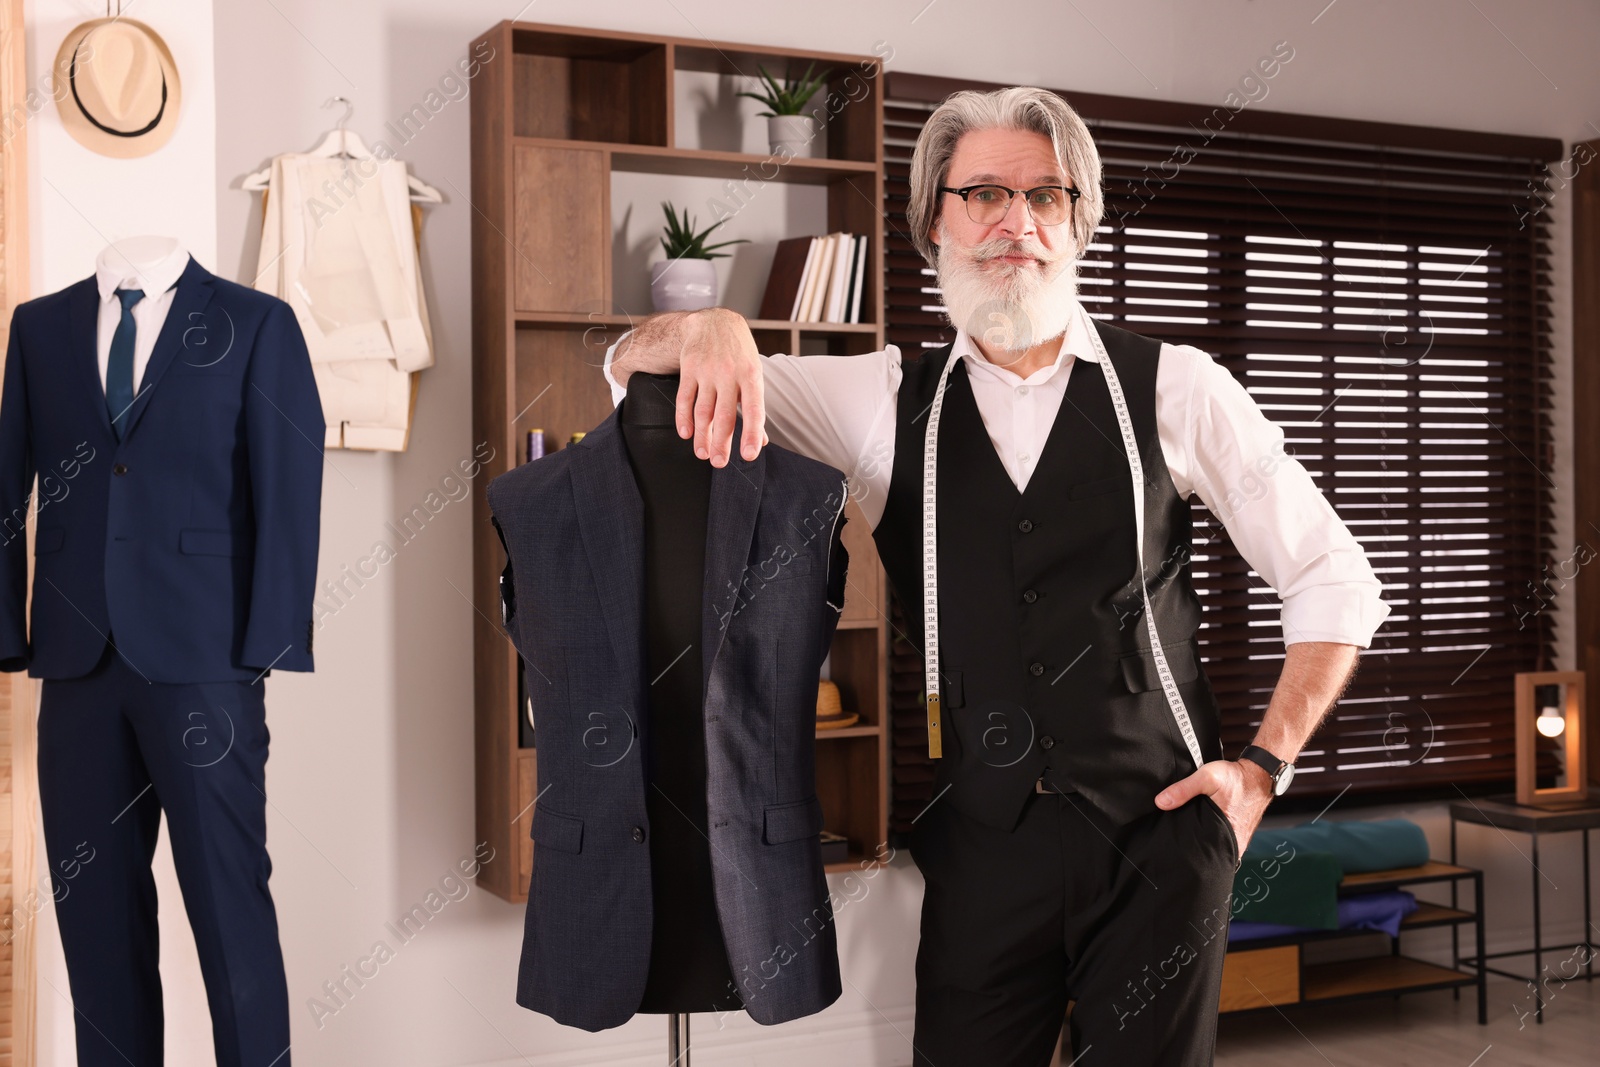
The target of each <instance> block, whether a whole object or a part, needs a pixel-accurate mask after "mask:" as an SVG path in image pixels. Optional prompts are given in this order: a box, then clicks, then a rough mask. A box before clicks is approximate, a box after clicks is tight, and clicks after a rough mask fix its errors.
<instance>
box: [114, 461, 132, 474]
mask: <svg viewBox="0 0 1600 1067" xmlns="http://www.w3.org/2000/svg"><path fill="white" fill-rule="evenodd" d="M111 473H112V474H127V473H128V465H127V464H126V463H118V464H117V465H116V466H114V467H112V468H111Z"/></svg>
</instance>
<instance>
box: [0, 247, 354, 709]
mask: <svg viewBox="0 0 1600 1067" xmlns="http://www.w3.org/2000/svg"><path fill="white" fill-rule="evenodd" d="M98 300H99V297H98V293H97V291H96V287H95V280H94V279H93V278H86V279H84V280H83V281H81V282H78V283H77V284H76V285H72V286H69V287H68V288H66V289H63V290H62V291H60V292H58V293H53V294H51V295H50V296H44V297H40V298H39V299H37V300H30V301H28V302H27V303H25V304H22V305H21V306H20V307H18V308H17V310H16V313H15V315H14V316H13V318H12V321H11V342H10V348H9V353H8V356H7V358H6V371H5V391H4V394H3V395H4V402H3V404H0V536H3V537H4V538H5V542H4V546H3V548H0V552H3V553H4V564H3V566H0V670H20V669H22V668H23V667H26V668H27V669H28V673H29V674H30V675H32V676H33V677H35V678H76V677H79V676H80V675H83V674H86V673H87V672H88V671H89V670H90V668H92V667H93V666H94V665H95V663H97V662H98V661H99V659H100V653H101V651H102V649H103V648H104V647H105V642H106V637H107V635H108V634H112V633H114V634H115V635H116V636H115V638H114V640H115V643H116V646H117V649H118V650H119V651H120V652H121V653H122V654H123V655H124V656H125V657H126V658H127V659H128V661H129V662H130V663H132V664H133V665H134V666H135V667H136V668H137V669H138V670H139V671H140V672H142V673H143V674H144V675H146V676H147V677H148V678H149V679H150V680H151V681H154V682H172V683H180V682H217V681H226V680H232V679H238V680H244V681H248V680H250V679H252V678H255V677H256V676H257V675H259V674H260V673H261V672H262V671H263V670H266V669H267V668H269V667H272V668H276V669H281V670H290V671H309V670H311V666H312V657H311V631H312V625H311V623H312V599H313V596H314V593H315V588H314V587H315V583H316V568H317V536H318V520H319V515H320V510H321V505H322V494H321V486H322V450H321V448H320V442H321V441H322V437H320V436H318V435H319V434H321V433H322V427H323V422H322V409H321V407H320V406H319V401H318V397H317V391H316V383H315V380H314V379H313V378H312V376H311V362H310V357H309V356H308V355H307V354H306V348H305V341H304V339H303V338H302V336H301V334H300V327H299V325H298V323H296V322H295V318H294V313H293V312H292V311H291V310H290V308H289V305H288V304H285V303H284V302H283V301H281V300H278V299H277V298H275V297H271V296H268V295H266V294H265V293H259V292H256V291H255V290H253V289H247V288H245V287H244V286H241V285H236V284H234V283H233V282H228V281H224V280H222V279H220V278H217V277H215V276H214V275H212V274H211V273H210V272H208V271H207V270H205V268H203V267H201V266H200V265H199V264H198V263H196V262H194V260H192V259H191V260H190V261H189V265H188V268H187V269H186V270H185V271H184V273H183V276H182V277H181V278H180V279H179V280H178V291H177V293H176V294H175V296H174V299H173V303H172V308H171V310H170V311H169V312H168V313H167V320H166V324H165V326H164V327H163V329H162V331H161V336H160V338H159V340H158V341H157V343H156V347H155V350H154V352H152V354H151V356H150V363H149V366H148V367H146V369H145V372H144V377H143V379H142V380H141V381H140V382H139V383H138V384H139V390H138V394H137V398H136V399H135V401H134V404H133V407H132V409H130V410H129V412H128V414H127V418H126V421H127V424H128V425H127V429H126V431H125V439H124V440H123V441H122V442H120V443H119V442H118V441H117V438H116V436H115V435H114V434H113V433H112V431H111V422H110V418H109V416H108V415H107V412H106V405H105V391H104V388H103V387H102V386H101V384H100V377H99V370H98V368H97V364H96V360H95V323H96V309H97V307H98ZM36 471H37V473H38V475H39V478H40V493H39V496H40V504H41V507H40V509H39V520H38V529H37V532H36V538H35V542H34V552H35V555H36V569H35V576H34V585H33V619H32V622H33V627H32V634H31V635H30V634H29V633H28V629H27V627H26V625H25V624H24V621H23V604H24V599H25V597H24V585H25V582H26V578H27V561H26V557H25V555H24V552H25V549H26V545H25V543H24V542H25V538H24V537H22V536H21V533H22V529H23V523H24V520H25V519H26V516H27V511H28V506H27V500H28V493H29V490H30V489H31V487H32V483H33V477H34V473H35V472H36ZM30 636H31V638H32V641H31V643H30V641H29V637H30Z"/></svg>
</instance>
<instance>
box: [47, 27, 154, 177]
mask: <svg viewBox="0 0 1600 1067" xmlns="http://www.w3.org/2000/svg"><path fill="white" fill-rule="evenodd" d="M55 69H56V77H57V78H59V79H61V81H62V82H64V83H65V84H66V87H67V91H66V92H63V93H59V94H58V95H57V98H56V99H57V105H58V107H59V108H60V110H61V124H62V125H63V126H65V127H66V128H67V132H68V133H70V134H72V137H73V139H74V140H76V141H77V142H78V143H79V144H81V145H83V146H84V147H85V148H88V149H90V150H91V151H94V152H99V153H100V154H101V155H103V156H113V157H115V158H118V159H131V158H133V157H135V156H143V155H149V154H150V153H151V152H154V151H155V150H156V149H158V148H160V147H161V146H162V145H164V144H166V143H167V141H168V140H169V139H170V138H171V137H172V131H173V129H174V128H175V127H176V126H177V124H178V104H179V101H180V99H181V94H180V92H179V86H178V67H177V64H175V63H173V61H172V53H171V52H170V51H169V50H168V49H167V43H166V42H165V41H163V40H162V39H161V38H160V36H159V35H158V34H157V33H156V32H155V31H154V30H152V29H151V28H150V27H149V26H146V25H145V24H144V23H142V22H138V21H136V20H134V19H129V18H122V17H121V16H118V17H116V18H106V19H94V20H92V21H90V22H85V23H83V24H82V25H80V26H77V27H75V28H74V29H73V30H72V32H71V33H69V34H67V39H66V40H64V41H62V42H61V50H60V51H59V52H57V53H56V68H55Z"/></svg>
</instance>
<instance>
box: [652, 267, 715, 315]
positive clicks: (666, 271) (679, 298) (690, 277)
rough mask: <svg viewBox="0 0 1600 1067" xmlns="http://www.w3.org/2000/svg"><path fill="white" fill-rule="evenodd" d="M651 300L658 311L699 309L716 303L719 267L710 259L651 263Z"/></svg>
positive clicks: (713, 305)
mask: <svg viewBox="0 0 1600 1067" xmlns="http://www.w3.org/2000/svg"><path fill="white" fill-rule="evenodd" d="M650 303H651V304H652V305H654V307H655V309H656V310H657V311H699V310H700V309H701V308H708V307H715V306H716V304H717V268H716V264H714V263H713V262H712V261H711V260H709V259H662V260H658V261H656V262H655V263H652V264H650Z"/></svg>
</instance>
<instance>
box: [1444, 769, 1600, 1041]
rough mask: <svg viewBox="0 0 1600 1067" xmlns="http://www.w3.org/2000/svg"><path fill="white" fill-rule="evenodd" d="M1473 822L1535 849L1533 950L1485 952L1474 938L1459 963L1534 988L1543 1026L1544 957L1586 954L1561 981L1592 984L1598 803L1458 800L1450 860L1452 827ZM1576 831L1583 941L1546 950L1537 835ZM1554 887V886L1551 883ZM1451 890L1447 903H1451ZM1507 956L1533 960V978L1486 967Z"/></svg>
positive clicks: (1453, 854)
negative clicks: (1474, 949) (1592, 848)
mask: <svg viewBox="0 0 1600 1067" xmlns="http://www.w3.org/2000/svg"><path fill="white" fill-rule="evenodd" d="M1457 822H1469V823H1477V824H1478V825H1480V826H1489V827H1492V828H1494V829H1496V830H1499V831H1501V832H1502V833H1504V832H1505V831H1507V830H1512V831H1516V832H1519V833H1524V834H1527V835H1528V837H1529V838H1530V839H1531V841H1532V844H1533V947H1532V948H1526V949H1508V950H1506V951H1504V952H1490V953H1485V952H1484V951H1483V937H1482V936H1481V935H1480V936H1479V938H1478V954H1477V956H1466V957H1462V961H1461V962H1463V963H1471V964H1476V965H1479V966H1482V967H1483V968H1484V969H1485V970H1488V971H1492V972H1494V973H1495V974H1498V975H1503V976H1504V977H1506V978H1515V979H1517V980H1518V981H1524V982H1529V983H1532V985H1533V987H1534V988H1533V999H1534V1018H1535V1020H1536V1021H1537V1022H1540V1023H1543V1022H1544V992H1543V987H1542V984H1541V982H1540V981H1539V979H1540V976H1541V975H1543V973H1544V956H1545V953H1547V952H1560V951H1562V950H1563V949H1570V950H1575V949H1579V948H1582V949H1584V952H1585V955H1586V956H1587V959H1585V960H1584V973H1583V974H1582V975H1576V974H1574V975H1562V976H1561V978H1562V979H1563V980H1564V981H1572V980H1574V979H1577V978H1582V979H1583V980H1584V981H1586V982H1589V981H1593V980H1594V977H1595V975H1594V954H1595V952H1597V951H1600V944H1596V943H1595V942H1594V941H1591V940H1589V931H1591V930H1592V929H1593V928H1594V926H1593V923H1592V921H1591V916H1592V906H1591V904H1590V899H1591V897H1590V877H1589V831H1590V830H1592V829H1594V828H1595V827H1597V826H1600V803H1596V802H1594V801H1565V802H1559V801H1552V802H1548V803H1546V804H1544V805H1541V806H1540V807H1529V806H1527V805H1523V804H1518V803H1516V798H1515V797H1514V796H1513V795H1512V794H1505V795H1502V796H1492V797H1482V798H1480V799H1477V800H1473V799H1470V798H1469V799H1467V800H1457V801H1453V802H1452V803H1451V805H1450V859H1451V860H1452V861H1454V860H1455V857H1456V823H1457ZM1572 830H1579V831H1582V833H1583V930H1584V939H1583V940H1582V941H1574V942H1571V943H1569V944H1564V945H1546V944H1545V943H1544V933H1543V929H1542V927H1543V921H1542V920H1543V915H1542V908H1541V905H1542V903H1543V902H1542V899H1541V897H1542V893H1541V890H1542V885H1541V883H1542V882H1543V881H1544V880H1545V877H1546V876H1545V873H1544V872H1543V871H1542V870H1540V868H1539V835H1540V834H1559V833H1567V832H1569V831H1572ZM1552 884H1553V883H1552ZM1454 899H1455V896H1454V891H1453V890H1452V895H1451V900H1452V901H1454ZM1510 956H1532V957H1533V974H1532V975H1531V976H1530V975H1526V974H1518V973H1517V972H1515V971H1508V970H1503V969H1502V968H1499V967H1491V966H1488V961H1489V960H1497V959H1504V958H1506V957H1510Z"/></svg>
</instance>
